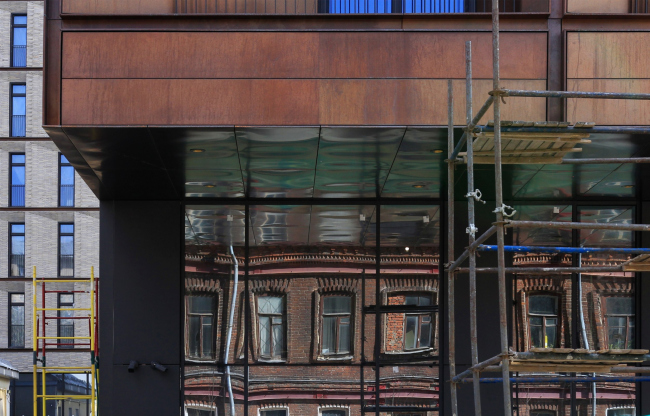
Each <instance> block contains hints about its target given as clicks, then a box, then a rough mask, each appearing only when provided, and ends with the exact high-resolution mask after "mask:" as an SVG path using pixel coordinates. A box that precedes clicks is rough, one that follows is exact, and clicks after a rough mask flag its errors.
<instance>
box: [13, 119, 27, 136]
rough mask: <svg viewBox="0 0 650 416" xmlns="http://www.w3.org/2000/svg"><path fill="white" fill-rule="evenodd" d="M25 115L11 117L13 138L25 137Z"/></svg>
mask: <svg viewBox="0 0 650 416" xmlns="http://www.w3.org/2000/svg"><path fill="white" fill-rule="evenodd" d="M25 132H26V129H25V115H24V114H23V115H13V116H11V137H25Z"/></svg>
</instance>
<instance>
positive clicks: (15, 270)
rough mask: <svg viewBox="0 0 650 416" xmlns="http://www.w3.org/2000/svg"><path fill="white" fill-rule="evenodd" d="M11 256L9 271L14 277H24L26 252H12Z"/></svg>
mask: <svg viewBox="0 0 650 416" xmlns="http://www.w3.org/2000/svg"><path fill="white" fill-rule="evenodd" d="M9 257H10V261H11V264H10V265H9V271H10V274H11V276H12V277H23V276H25V255H24V254H12V255H11V256H9Z"/></svg>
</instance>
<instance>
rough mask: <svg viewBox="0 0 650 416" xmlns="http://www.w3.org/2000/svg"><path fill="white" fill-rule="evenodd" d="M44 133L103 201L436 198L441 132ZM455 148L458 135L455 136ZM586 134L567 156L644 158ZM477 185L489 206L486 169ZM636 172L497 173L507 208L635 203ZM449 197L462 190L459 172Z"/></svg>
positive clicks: (544, 168) (633, 148)
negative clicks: (592, 201)
mask: <svg viewBox="0 0 650 416" xmlns="http://www.w3.org/2000/svg"><path fill="white" fill-rule="evenodd" d="M48 133H49V134H50V135H51V136H52V138H53V140H54V141H55V142H56V144H57V145H58V146H59V147H60V148H61V149H62V151H63V152H64V154H65V156H66V157H67V158H68V160H70V162H71V163H72V164H73V166H75V168H77V170H78V172H79V174H80V175H81V176H82V178H83V179H84V180H85V181H86V182H87V183H88V184H89V186H90V187H91V189H92V190H93V191H94V192H95V193H96V194H97V195H98V196H99V197H100V198H101V199H184V198H244V197H246V196H248V197H251V198H312V197H313V198H372V197H377V196H382V197H389V198H428V199H435V198H440V197H441V196H442V195H443V193H445V192H446V190H445V184H446V174H447V173H446V171H447V169H446V163H445V158H446V155H447V145H446V142H447V130H446V128H440V127H431V128H425V127H324V126H311V127H232V126H229V127H169V126H165V127H156V126H140V127H137V126H136V127H63V128H49V127H48ZM454 134H455V137H456V140H458V139H459V138H460V135H461V134H462V131H461V130H460V129H456V130H455V132H454ZM646 136H647V135H644V134H630V133H616V134H614V133H602V132H600V133H598V132H596V133H592V135H591V136H590V140H591V141H592V142H591V143H590V144H582V145H581V147H582V148H583V151H582V152H580V153H575V154H572V156H571V157H575V158H593V157H632V156H635V157H643V156H645V157H647V156H650V149H649V148H648V144H647V142H648V140H647V139H648V137H646ZM475 169H476V185H477V188H479V189H481V191H482V192H483V195H485V198H484V199H487V200H490V199H493V195H494V167H493V166H491V165H477V166H476V167H475ZM637 169H638V166H635V165H631V164H605V165H535V164H532V165H504V167H503V173H504V197H505V199H507V200H513V199H514V200H529V199H537V200H540V199H546V200H562V199H565V198H571V197H575V196H580V195H582V196H597V197H633V196H634V195H635V192H636V187H637V184H636V177H637V176H638V175H637ZM456 186H457V189H456V191H457V192H456V194H457V195H459V197H460V198H462V195H464V193H465V192H466V189H465V188H466V175H465V167H464V166H463V165H460V166H458V167H457V171H456Z"/></svg>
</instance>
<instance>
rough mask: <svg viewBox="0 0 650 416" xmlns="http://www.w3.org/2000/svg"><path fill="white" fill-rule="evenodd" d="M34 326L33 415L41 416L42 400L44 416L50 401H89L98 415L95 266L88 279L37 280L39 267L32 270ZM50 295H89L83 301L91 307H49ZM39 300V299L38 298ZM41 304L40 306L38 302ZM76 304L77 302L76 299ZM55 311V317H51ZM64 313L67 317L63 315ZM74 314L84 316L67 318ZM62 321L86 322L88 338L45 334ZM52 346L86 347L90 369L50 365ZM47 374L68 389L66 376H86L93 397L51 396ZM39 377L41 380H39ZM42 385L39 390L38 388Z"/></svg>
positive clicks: (92, 411)
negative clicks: (63, 286)
mask: <svg viewBox="0 0 650 416" xmlns="http://www.w3.org/2000/svg"><path fill="white" fill-rule="evenodd" d="M32 273H33V274H32V298H33V299H32V301H33V309H32V324H33V332H32V334H33V336H32V339H33V342H32V344H33V409H34V415H35V416H36V415H38V414H39V409H38V406H39V400H40V404H41V415H46V414H48V413H47V402H48V401H59V400H86V401H87V403H89V405H90V406H89V409H87V410H89V413H88V414H89V415H92V416H95V415H96V414H97V407H96V404H97V402H96V400H97V391H98V386H99V349H98V343H97V329H98V319H97V317H98V314H97V312H98V295H99V292H98V286H97V280H96V279H95V271H94V267H91V269H90V278H89V279H58V278H57V279H44V278H41V279H38V278H37V277H36V266H34V267H33V270H32ZM60 284H74V285H75V286H74V289H73V290H50V289H48V288H47V286H46V285H60ZM39 285H40V297H39V296H38V292H39V290H38V286H39ZM77 285H87V287H86V288H85V289H82V290H79V289H78V286H77ZM47 294H57V295H58V294H81V295H87V296H88V300H87V302H81V303H85V304H87V305H88V307H86V308H75V307H61V305H60V304H57V305H56V306H57V307H48V305H47V304H46V295H47ZM39 298H40V299H39ZM39 302H40V303H39ZM75 302H76V300H75ZM52 312H54V313H55V316H52ZM62 313H63V314H64V315H66V316H61V315H62ZM75 313H81V314H82V316H68V315H72V314H75ZM61 320H74V321H87V323H88V335H86V336H65V335H62V334H61V332H60V331H59V330H58V326H59V325H57V331H56V335H51V334H48V332H51V331H47V332H46V326H47V325H48V321H55V322H59V321H61ZM52 347H54V348H57V347H69V348H75V347H84V349H87V350H89V351H90V357H89V365H87V366H60V365H57V366H49V365H48V362H47V352H48V349H51V348H52ZM48 374H52V375H60V376H61V377H63V380H64V386H65V375H66V374H83V375H86V379H87V380H88V377H90V388H89V389H88V386H87V385H86V388H85V389H86V391H88V390H90V394H65V388H64V391H63V394H57V393H56V392H55V393H48V391H47V376H48ZM39 378H40V380H39ZM39 384H40V386H41V387H40V389H39Z"/></svg>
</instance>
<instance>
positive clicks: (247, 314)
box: [243, 203, 253, 416]
mask: <svg viewBox="0 0 650 416" xmlns="http://www.w3.org/2000/svg"><path fill="white" fill-rule="evenodd" d="M249 217H250V205H249V204H248V203H246V205H245V208H244V292H245V293H244V296H243V299H244V301H245V302H246V303H245V305H244V317H245V320H244V322H245V323H246V325H245V330H244V416H248V384H249V377H248V371H249V365H248V349H249V347H248V342H249V338H250V336H251V331H252V328H253V326H252V325H251V307H250V306H251V305H250V299H249V291H248V263H249V256H250V249H249V222H250V218H249Z"/></svg>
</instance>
